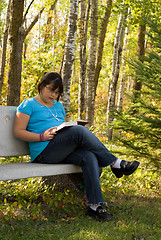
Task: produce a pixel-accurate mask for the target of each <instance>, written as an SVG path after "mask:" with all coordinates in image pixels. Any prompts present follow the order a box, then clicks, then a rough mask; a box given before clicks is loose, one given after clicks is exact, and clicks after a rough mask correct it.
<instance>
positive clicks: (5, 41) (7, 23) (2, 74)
mask: <svg viewBox="0 0 161 240" xmlns="http://www.w3.org/2000/svg"><path fill="white" fill-rule="evenodd" d="M10 11H11V0H9V2H8V7H7V15H6V22H5V30H4V35H3V47H2V62H1V72H0V101H1V93H2V87H3V80H4V70H5V65H6V51H7V39H8V32H9V23H10V15H11V12H10Z"/></svg>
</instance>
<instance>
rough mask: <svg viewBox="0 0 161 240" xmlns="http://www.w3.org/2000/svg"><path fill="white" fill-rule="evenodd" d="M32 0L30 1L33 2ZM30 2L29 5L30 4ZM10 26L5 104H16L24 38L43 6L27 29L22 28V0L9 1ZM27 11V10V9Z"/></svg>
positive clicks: (17, 103) (18, 93)
mask: <svg viewBox="0 0 161 240" xmlns="http://www.w3.org/2000/svg"><path fill="white" fill-rule="evenodd" d="M33 1H34V0H32V2H31V3H33ZM31 3H30V6H31ZM28 9H29V8H28ZM11 10H12V11H11V28H10V36H11V37H10V47H11V51H10V61H9V72H8V94H7V105H11V106H17V105H19V103H20V89H21V71H22V52H23V43H24V39H25V38H26V36H27V35H28V33H29V32H30V31H31V29H32V28H33V27H34V25H35V24H36V22H37V21H38V19H39V17H40V16H41V13H42V12H43V10H44V8H42V9H41V11H40V12H39V13H38V15H37V16H36V17H35V18H34V20H33V21H32V22H31V24H30V25H29V27H28V28H27V29H24V27H23V24H24V22H25V17H26V15H27V13H26V14H25V17H24V18H23V11H24V0H12V1H11ZM27 12H28V10H27Z"/></svg>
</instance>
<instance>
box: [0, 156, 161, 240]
mask: <svg viewBox="0 0 161 240" xmlns="http://www.w3.org/2000/svg"><path fill="white" fill-rule="evenodd" d="M130 160H132V159H130ZM63 178H64V177H62V179H63ZM60 181H61V180H60ZM101 186H102V191H103V195H104V198H105V200H106V201H107V202H108V208H107V211H109V212H110V213H112V214H113V215H114V220H112V221H109V222H98V221H96V220H94V219H92V218H91V217H88V216H86V207H85V205H84V202H83V195H84V193H83V191H81V190H77V188H76V187H75V185H70V186H69V188H67V187H65V188H61V189H59V188H58V189H57V188H56V186H48V185H46V184H45V183H44V182H43V180H42V179H41V178H35V179H27V180H19V181H7V182H0V240H1V239H3V240H30V239H31V240H33V239H34V240H44V239H48V240H50V239H51V240H61V239H65V240H72V239H73V240H81V239H82V240H86V239H87V240H92V239H95V240H96V239H98V240H161V192H160V189H161V178H160V174H159V173H158V172H157V171H154V169H151V168H150V167H149V166H148V165H146V164H145V163H144V162H143V161H142V162H141V164H140V166H139V169H138V170H137V171H136V172H135V174H133V175H132V176H129V177H128V176H124V177H123V178H120V179H116V178H115V176H114V175H113V174H112V172H111V171H110V168H106V169H104V170H103V173H102V176H101Z"/></svg>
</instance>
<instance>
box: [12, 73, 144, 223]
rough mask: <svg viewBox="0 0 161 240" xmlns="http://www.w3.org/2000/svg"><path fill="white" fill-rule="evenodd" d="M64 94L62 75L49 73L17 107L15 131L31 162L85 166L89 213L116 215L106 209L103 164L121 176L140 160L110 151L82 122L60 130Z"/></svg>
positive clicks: (137, 164)
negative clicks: (101, 175) (101, 169)
mask: <svg viewBox="0 0 161 240" xmlns="http://www.w3.org/2000/svg"><path fill="white" fill-rule="evenodd" d="M62 93H63V84H62V78H61V76H60V75H59V74H58V73H56V72H47V73H45V74H44V76H43V77H42V79H41V81H40V83H39V85H38V94H37V95H36V96H35V97H32V98H29V99H26V100H24V101H23V102H22V103H21V104H20V105H19V107H18V108H17V113H16V118H15V125H14V134H15V136H16V137H17V138H19V139H21V140H23V141H27V142H28V143H29V148H30V155H31V161H32V162H35V163H44V164H45V163H47V164H57V163H68V164H75V165H78V166H80V167H81V168H82V171H83V178H84V183H85V188H86V193H87V199H88V209H87V214H88V215H90V216H93V217H97V218H98V219H100V220H109V219H111V218H113V216H112V215H111V214H108V213H107V212H106V209H105V207H103V205H106V202H105V201H104V199H103V197H102V192H101V187H100V179H99V167H106V166H111V170H112V172H113V173H114V174H115V176H116V177H117V178H120V177H122V176H123V175H130V174H132V173H133V172H134V171H135V170H136V169H137V167H138V166H139V162H137V161H133V162H128V161H124V160H121V159H119V158H117V157H116V156H114V155H113V154H112V153H110V152H109V151H108V149H107V148H106V147H105V146H104V145H103V144H102V143H101V142H100V141H99V139H98V138H97V137H96V136H95V135H94V134H93V133H92V132H91V131H89V130H88V129H87V128H86V127H83V126H81V125H77V126H72V127H68V128H64V129H63V130H61V131H58V132H56V128H57V126H59V125H60V124H62V123H63V122H65V121H66V115H65V110H64V108H63V106H62V104H61V103H60V102H59V98H60V95H61V94H62Z"/></svg>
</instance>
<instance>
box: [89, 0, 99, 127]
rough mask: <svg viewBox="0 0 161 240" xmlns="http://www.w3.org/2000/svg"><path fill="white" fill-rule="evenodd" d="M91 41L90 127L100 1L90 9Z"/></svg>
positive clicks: (92, 110)
mask: <svg viewBox="0 0 161 240" xmlns="http://www.w3.org/2000/svg"><path fill="white" fill-rule="evenodd" d="M90 20H91V29H90V39H89V56H88V66H87V119H88V121H89V125H93V122H94V99H95V91H94V88H95V85H94V77H95V63H96V50H97V25H98V1H97V0H91V9H90Z"/></svg>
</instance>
